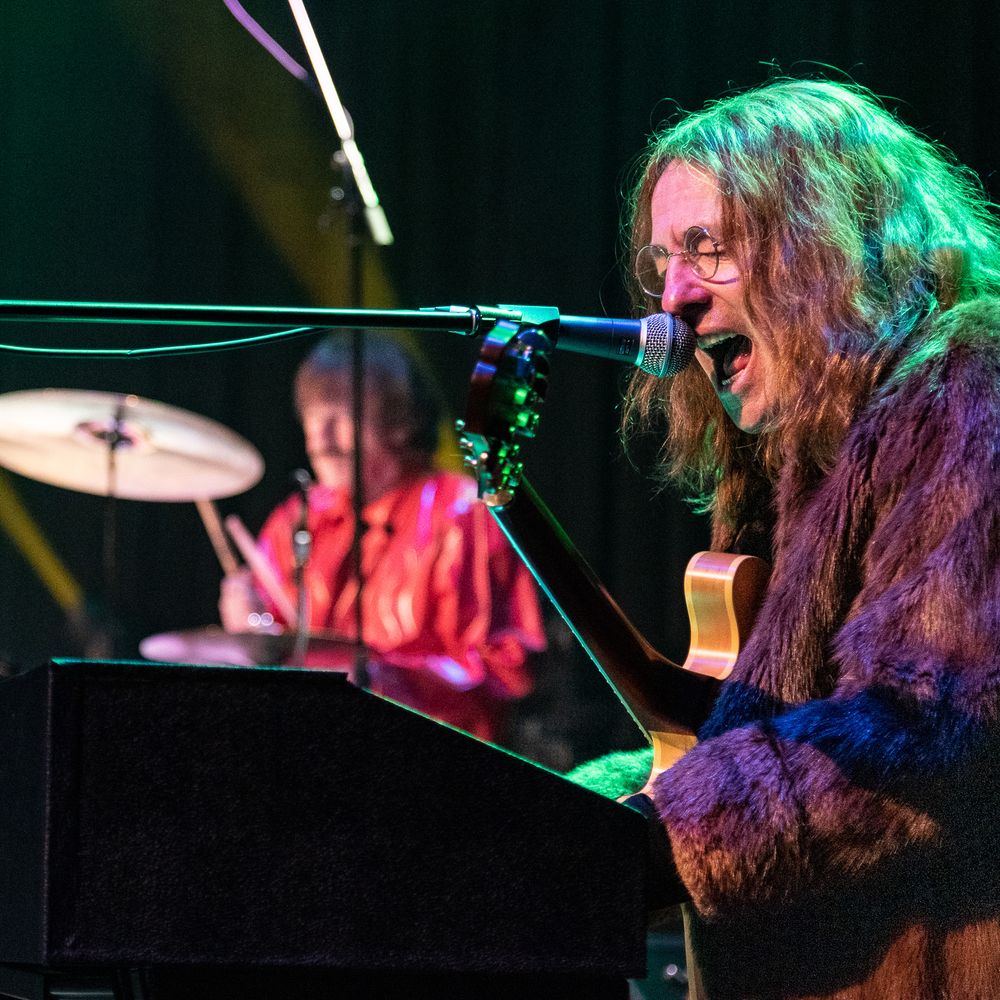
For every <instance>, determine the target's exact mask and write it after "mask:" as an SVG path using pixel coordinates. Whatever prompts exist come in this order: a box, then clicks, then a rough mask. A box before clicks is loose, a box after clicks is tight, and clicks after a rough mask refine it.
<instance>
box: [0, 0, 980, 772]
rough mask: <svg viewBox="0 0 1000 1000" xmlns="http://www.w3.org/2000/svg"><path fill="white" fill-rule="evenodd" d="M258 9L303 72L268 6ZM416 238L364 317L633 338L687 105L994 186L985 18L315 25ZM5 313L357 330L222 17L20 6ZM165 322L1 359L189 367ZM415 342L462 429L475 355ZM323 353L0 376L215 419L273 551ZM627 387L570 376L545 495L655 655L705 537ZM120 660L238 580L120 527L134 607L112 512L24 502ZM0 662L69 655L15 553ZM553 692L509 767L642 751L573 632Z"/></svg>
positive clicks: (617, 375)
mask: <svg viewBox="0 0 1000 1000" xmlns="http://www.w3.org/2000/svg"><path fill="white" fill-rule="evenodd" d="M245 5H246V6H247V8H248V10H249V11H250V12H251V13H252V14H253V15H254V16H255V17H256V18H257V19H258V20H259V21H260V22H261V24H262V25H263V26H264V27H266V28H267V30H268V31H270V32H271V33H272V34H273V35H274V36H275V38H277V39H278V40H279V41H280V42H281V43H282V44H283V45H284V46H285V47H286V48H287V49H288V50H289V52H291V53H292V54H293V55H294V56H295V57H296V58H297V59H299V60H300V61H302V62H305V54H304V52H303V50H302V47H301V45H300V43H299V42H298V39H297V33H296V31H295V29H294V24H293V21H292V17H291V14H290V11H289V9H288V7H287V5H286V4H284V3H282V2H280V0H256V2H250V0H246V4H245ZM311 6H312V8H313V9H311V11H310V13H311V14H312V17H313V21H314V24H315V26H316V30H317V33H318V35H319V37H320V39H321V41H322V43H323V46H324V50H325V53H326V57H327V60H328V62H329V65H330V68H331V71H332V74H333V77H334V79H335V81H336V82H337V85H338V87H339V89H340V92H341V96H342V98H343V100H344V102H345V104H346V105H347V107H348V109H349V111H350V112H351V114H352V116H353V118H354V121H355V125H356V133H357V139H358V142H359V144H360V147H361V149H362V152H363V153H364V155H365V157H366V160H367V163H368V166H369V170H370V173H371V176H372V178H373V181H374V183H375V185H376V187H377V189H378V190H379V192H380V194H381V197H382V200H383V203H384V205H385V209H386V212H387V215H388V218H389V221H390V224H391V226H392V228H393V230H394V232H395V236H396V243H395V245H394V246H392V247H391V248H388V249H387V250H385V251H382V252H379V253H376V252H369V253H368V254H367V259H366V269H365V285H366V289H367V304H368V305H370V306H392V305H398V306H403V307H408V308H409V307H417V306H423V305H437V304H443V303H450V302H456V303H472V302H482V303H493V302H512V303H538V304H547V305H556V306H558V307H559V308H560V309H561V310H563V311H564V312H568V313H578V314H596V315H600V314H603V313H608V314H612V315H613V314H616V313H619V314H620V313H622V311H623V310H624V309H625V302H624V298H623V295H622V292H621V280H620V261H619V242H618V226H619V220H620V211H621V203H622V199H621V192H622V190H623V189H624V188H625V187H626V186H627V183H628V177H629V165H630V163H631V162H632V161H633V159H634V157H635V156H636V154H637V153H638V152H639V151H640V150H641V148H642V147H643V144H644V142H645V139H646V137H647V135H648V134H649V133H650V131H651V130H652V129H653V128H655V127H656V126H657V125H658V124H659V123H662V122H664V121H666V120H667V119H669V117H670V116H671V115H672V114H674V113H675V111H676V110H677V109H678V108H695V107H698V106H700V105H701V104H703V103H704V102H705V101H706V100H708V99H711V98H712V97H716V96H719V95H721V94H723V93H725V92H726V91H727V90H729V89H730V88H734V87H735V88H739V87H743V86H747V85H752V84H755V83H759V82H761V81H763V80H765V79H767V78H768V77H770V76H773V75H776V74H779V73H788V74H792V75H802V74H809V73H825V74H827V75H829V76H831V77H833V78H835V79H843V78H849V79H853V80H855V81H856V82H858V83H861V84H863V85H865V86H868V87H870V88H871V89H873V90H874V91H876V92H877V93H879V94H882V95H884V96H885V97H886V98H887V101H888V103H889V105H890V106H891V107H893V108H895V109H896V110H897V111H898V113H899V114H900V115H901V116H902V118H903V119H904V120H906V121H907V122H909V123H910V124H912V125H914V126H916V127H917V128H918V129H920V130H922V131H923V132H925V133H926V134H928V135H929V136H931V137H933V138H934V139H937V140H940V141H941V142H943V143H944V144H946V145H948V146H950V147H951V148H952V149H954V150H955V152H956V153H957V155H958V156H959V158H960V159H962V160H965V161H966V162H968V163H969V164H970V165H971V166H972V167H974V168H975V169H976V170H977V171H978V172H979V173H980V175H981V176H982V177H983V179H984V181H985V182H986V183H987V185H989V184H991V183H992V180H993V176H992V171H993V169H994V166H995V164H997V163H998V162H1000V149H998V144H1000V139H998V137H997V130H996V128H995V124H994V119H995V117H996V114H997V107H998V103H997V98H996V95H995V89H994V88H993V87H992V86H991V84H992V80H991V76H992V72H993V65H994V53H995V52H996V50H997V44H996V43H997V41H998V15H997V14H996V12H995V11H994V10H993V8H992V7H991V6H990V5H975V6H974V5H972V4H971V3H966V2H956V3H953V4H951V5H950V7H949V9H948V11H947V14H944V13H942V8H941V7H940V5H937V4H934V5H932V4H930V3H923V4H878V3H875V2H864V0H858V2H846V0H839V2H834V3H830V4H821V5H819V4H811V3H799V4H789V3H787V2H783V3H777V2H772V0H765V2H759V3H757V4H754V5H746V4H737V3H733V2H730V0H719V2H716V3H713V4H690V3H678V2H673V3H663V2H662V0H661V2H658V3H652V2H646V0H639V2H634V3H618V2H614V0H604V2H592V3H579V2H577V3H572V4H569V3H552V4H541V3H537V2H535V3H524V2H510V0H491V2H485V3H478V4H468V3H457V2H454V0H451V2H440V0H439V2H435V3H433V4H432V3H424V2H414V0H405V2H404V0H378V2H375V3H370V4H363V5H362V4H347V3H335V2H333V0H326V2H324V3H314V4H312V5H311ZM0 113H2V117H0V124H2V140H0V261H2V264H0V276H2V279H0V296H2V297H3V298H9V299H16V298H32V297H34V298H44V299H77V298H79V299H93V300H111V301H174V302H210V303H248V304H249V303H262V304H285V305H297V304H302V305H305V304H322V305H329V306H340V305H346V304H348V302H347V298H346V296H347V288H348V278H347V272H348V252H347V249H346V244H345V240H344V231H345V227H344V224H343V220H341V219H339V218H338V217H337V215H336V208H335V207H334V208H331V207H330V204H329V199H328V196H327V191H328V189H329V188H330V187H331V186H332V185H333V183H334V182H335V177H334V175H333V174H332V173H331V172H330V170H329V167H328V158H329V155H330V153H331V152H332V151H333V149H334V148H335V142H334V133H333V130H332V126H331V125H330V123H329V121H328V120H327V118H326V117H325V113H324V111H323V109H322V106H321V105H320V103H319V99H318V97H317V96H315V95H314V94H313V93H311V92H310V91H309V90H308V89H307V88H305V87H302V86H300V85H299V84H298V83H297V82H296V81H295V80H293V79H292V78H291V77H290V76H289V75H288V74H286V73H285V71H284V70H283V69H282V68H281V67H280V66H279V65H278V64H277V63H276V62H275V61H274V60H273V59H271V58H270V57H269V56H268V55H267V54H266V53H264V52H262V51H261V49H260V48H259V46H258V45H257V44H256V43H255V42H254V41H253V40H252V39H251V38H250V37H249V36H248V35H247V33H246V32H245V31H244V30H243V29H242V28H241V27H240V26H239V25H238V24H237V23H236V22H235V21H234V20H233V18H232V17H231V16H230V15H229V13H228V12H227V11H226V9H225V7H224V5H223V3H222V0H218V2H217V3H216V2H215V0H212V2H211V3H210V2H209V0H199V3H197V4H190V3H184V2H182V0H160V2H154V0H96V2H93V3H86V4H85V3H83V2H82V0H57V2H56V3H54V4H49V5H21V4H7V5H5V6H4V8H3V10H2V11H0ZM198 336H204V332H197V331H195V332H192V331H191V330H187V331H170V330H165V329H160V328H149V327H146V328H113V327H92V326H87V327H82V326H78V327H57V326H50V325H32V326H20V327H18V326H13V325H10V324H6V325H4V326H3V327H0V341H3V342H12V341H19V342H24V343H27V342H32V343H38V344H50V345H77V344H98V343H108V344H138V343H143V344H148V343H156V342H174V343H179V342H183V341H184V339H185V338H187V339H196V338H197V337H198ZM423 338H424V339H423V340H422V341H421V347H422V349H423V350H424V352H425V354H426V355H427V358H428V360H429V362H430V364H431V365H432V367H433V368H434V370H435V372H436V373H437V375H438V376H439V379H440V381H441V383H442V387H443V389H444V392H445V395H446V397H447V398H448V400H449V401H450V402H451V404H452V406H453V410H454V414H455V415H459V414H460V413H461V409H462V405H463V399H464V392H465V386H466V383H467V379H468V375H469V373H470V371H471V367H472V363H473V359H474V351H475V346H474V345H473V344H471V343H469V342H466V341H463V340H461V339H459V338H451V337H449V335H446V334H425V335H423ZM308 346H309V342H308V341H294V342H291V343H288V344H286V345H283V346H280V347H269V348H261V349H257V350H252V351H240V352H236V353H232V354H226V355H222V354H213V355H207V356H202V357H199V358H187V359H173V360H161V361H156V362H148V361H147V362H135V361H132V362H84V361H66V360H58V361H54V360H38V359H25V358H24V357H22V356H16V355H11V354H0V391H2V392H9V391H14V390H18V389H30V388H39V387H44V386H55V387H60V388H87V389H100V390H120V391H128V392H134V393H137V394H139V395H143V396H148V397H150V398H153V399H158V400H161V401H163V402H167V403H170V404H173V405H176V406H179V407H182V408H185V409H189V410H192V411H194V412H196V413H199V414H203V415H205V416H209V417H213V418H215V419H217V420H221V421H222V422H223V423H224V424H226V425H228V426H230V427H232V428H233V429H234V430H236V431H238V432H239V433H241V434H243V435H245V436H246V437H248V438H249V439H250V440H251V441H253V443H254V444H255V445H256V446H257V447H258V448H259V449H260V450H261V452H262V453H263V455H264V457H265V459H266V462H267V473H266V475H265V478H264V479H263V481H262V482H261V483H260V484H259V485H258V486H256V487H255V488H254V489H252V490H251V491H249V492H248V493H246V494H244V495H243V496H240V497H235V498H232V499H230V500H226V501H223V502H222V503H221V505H220V506H221V507H222V509H223V512H224V513H225V512H229V511H235V512H238V513H240V514H241V515H242V517H243V518H244V520H245V521H246V522H247V523H248V525H249V526H250V527H251V528H257V527H259V525H260V523H261V521H262V519H263V517H264V516H265V514H266V512H267V511H268V510H269V509H270V507H271V506H273V505H274V503H276V502H277V501H278V500H279V499H280V498H281V496H282V495H283V494H284V493H285V492H287V490H288V489H289V482H288V474H289V472H290V470H291V469H293V468H295V467H296V466H298V465H300V464H301V463H302V462H303V460H304V456H303V452H302V446H301V442H300V440H299V435H298V432H297V428H296V426H295V422H294V418H293V415H292V411H291V406H290V402H289V398H288V397H289V380H290V376H291V373H292V371H293V370H294V367H295V365H296V363H297V361H298V359H299V358H300V357H301V355H302V353H303V351H305V350H306V349H307V348H308ZM622 379H623V373H622V372H620V371H619V370H617V369H616V368H615V367H614V366H611V365H609V364H607V363H603V362H599V361H594V360H591V359H587V358H581V357H576V356H566V355H561V356H558V357H557V362H556V365H555V370H554V375H553V379H552V386H551V391H550V394H549V397H548V400H547V402H546V405H545V412H544V414H543V418H542V423H541V427H540V432H539V435H538V438H537V440H536V441H534V442H533V443H532V444H531V445H530V446H529V448H528V449H527V466H528V471H529V474H530V476H531V478H532V480H533V481H534V483H535V485H536V487H537V488H538V489H539V491H540V492H541V493H542V495H543V496H544V497H545V498H546V499H547V501H548V502H549V504H550V506H551V507H552V508H553V510H554V511H555V513H556V514H557V515H558V516H559V518H560V519H561V520H562V521H563V523H564V525H565V527H566V528H567V530H568V531H569V534H570V535H571V536H572V537H573V538H574V539H575V540H576V541H577V543H578V545H579V546H580V548H581V549H582V550H583V551H584V553H585V554H586V555H587V556H588V558H589V559H590V560H591V561H592V562H593V564H594V565H595V568H596V569H597V570H598V572H599V574H600V575H601V576H602V577H603V578H604V579H605V581H606V582H607V584H608V586H609V588H610V589H611V590H612V592H613V593H614V594H615V595H616V596H617V597H618V599H619V601H620V603H621V604H622V605H623V606H624V607H625V608H626V610H628V611H629V613H630V614H632V615H633V616H634V618H635V620H636V622H637V623H638V624H639V625H640V627H641V628H642V629H643V630H644V631H645V632H646V633H647V635H648V636H649V637H650V639H651V640H652V641H653V642H654V643H655V644H656V645H657V646H658V647H659V648H661V649H662V650H663V651H664V652H665V653H667V654H668V655H670V656H672V657H674V658H682V657H683V655H684V649H685V645H686V640H687V625H686V621H685V617H684V611H683V598H682V590H681V575H682V573H683V568H684V565H685V563H686V561H687V558H688V557H689V556H690V555H691V553H692V552H694V551H696V550H697V549H698V548H700V547H703V546H704V545H705V544H706V541H707V533H706V530H705V526H704V524H703V523H702V522H701V520H700V519H698V518H695V517H694V516H693V515H692V514H690V512H689V511H688V510H687V509H686V508H685V506H684V505H683V504H682V503H681V502H680V501H679V500H678V498H676V497H674V496H671V495H668V494H658V493H657V492H656V491H655V488H654V486H653V484H652V482H651V480H650V478H649V475H648V473H649V463H650V461H651V458H652V455H653V453H654V452H655V447H654V446H653V445H652V444H651V443H650V442H643V443H641V444H640V446H639V447H637V449H636V456H635V462H634V463H631V462H630V461H628V460H627V459H625V458H624V457H623V455H622V451H621V447H620V444H619V442H618V439H617V422H618V404H619V401H620V398H621V384H622ZM11 480H12V482H13V485H14V487H15V488H16V490H17V492H18V493H19V495H20V496H21V498H22V499H23V500H24V502H25V504H26V505H27V507H28V509H29V510H30V512H31V514H32V515H33V517H34V518H35V520H36V521H37V523H38V525H39V526H40V528H41V529H42V531H43V533H44V534H45V536H46V537H47V539H48V541H49V542H50V543H51V545H52V546H53V547H54V549H55V550H56V551H57V552H58V554H59V555H60V556H61V557H62V559H63V560H64V562H65V563H66V565H67V566H68V567H69V568H70V570H71V572H72V573H73V575H74V576H75V577H76V578H77V579H78V580H79V582H80V583H81V584H82V586H83V588H84V589H85V591H86V592H87V594H88V595H89V599H90V601H91V602H92V604H93V607H94V611H95V614H96V615H97V616H98V617H100V616H101V615H102V614H106V613H107V612H108V609H109V607H114V609H115V610H116V612H117V614H118V616H119V618H120V619H121V628H122V640H121V641H122V648H121V653H122V655H126V656H128V655H134V654H135V647H136V643H137V642H138V639H139V638H141V637H142V636H143V635H147V634H150V633H153V632H157V631H163V630H170V629H180V628H186V627H192V626H197V625H201V624H206V623H208V622H210V621H213V620H215V598H216V592H217V586H218V580H219V576H220V571H219V569H218V567H217V565H216V563H215V560H214V556H213V554H212V551H211V549H210V547H209V545H208V542H207V539H206V537H205V534H204V532H203V530H202V528H201V526H200V523H199V521H198V518H197V516H196V514H195V512H194V508H193V507H192V506H191V505H188V504H153V503H145V502H139V501H131V502H123V503H122V504H121V505H120V510H119V538H118V545H117V565H118V593H117V594H113V593H110V594H109V593H108V592H107V580H106V577H105V574H104V572H103V569H102V562H101V544H102V531H103V528H102V523H103V504H102V501H101V500H100V499H99V498H96V497H91V496H87V495H83V494H77V493H72V492H69V491H65V490H61V489H58V488H56V487H53V486H48V485H45V484H42V483H37V482H33V481H31V480H28V479H24V478H21V477H11ZM0 565H2V567H3V571H2V573H0V655H2V656H4V657H5V658H7V659H8V660H11V661H14V662H16V663H18V664H22V665H27V664H30V663H33V662H39V661H41V660H43V659H45V658H47V657H49V656H52V655H60V654H73V653H77V652H79V649H78V648H77V646H76V645H75V643H76V640H75V639H74V637H73V636H72V635H71V634H70V633H69V632H68V631H67V629H66V627H65V624H64V622H63V619H62V614H61V612H60V610H59V607H58V605H57V604H56V602H55V601H54V600H53V598H52V596H51V595H50V594H49V593H48V591H47V589H46V588H45V587H44V586H43V585H42V584H41V583H40V582H39V580H38V579H37V578H36V576H35V574H34V573H33V572H32V571H31V569H30V568H29V567H28V564H27V563H26V561H25V559H24V557H23V556H22V554H21V552H20V550H19V549H18V547H17V546H16V545H15V544H14V543H13V542H12V541H11V540H10V539H9V538H8V537H7V535H6V534H3V535H2V536H0ZM552 639H553V649H552V651H551V652H550V653H549V654H548V655H547V656H546V657H545V658H544V659H543V660H542V661H541V662H540V664H539V670H540V673H541V684H540V691H539V694H538V695H537V696H536V698H535V699H534V700H533V701H532V702H531V703H529V704H528V705H527V706H525V707H524V708H523V709H522V712H521V717H520V721H519V725H520V728H519V730H518V734H517V735H516V737H515V738H514V742H515V743H516V744H517V745H518V746H519V747H521V748H522V749H524V751H525V752H526V753H531V754H535V755H536V756H539V757H543V758H545V759H546V760H547V761H548V762H552V763H556V764H560V765H561V764H563V763H569V762H570V761H571V760H576V759H579V758H581V757H583V756H586V755H588V754H591V753H596V752H599V751H601V750H604V749H610V748H612V747H617V746H629V745H636V744H637V742H638V737H637V735H636V733H635V731H634V730H633V728H632V726H631V723H630V722H629V720H628V718H627V717H626V716H625V713H624V712H623V711H622V710H621V709H620V707H619V706H618V705H617V703H616V702H615V700H614V698H613V696H612V695H611V694H610V693H609V691H608V690H607V689H606V687H605V686H604V685H603V682H602V681H601V680H600V678H599V677H598V676H597V674H596V672H595V671H594V670H593V668H592V667H591V666H590V664H589V663H587V662H586V660H585V659H584V658H583V657H582V656H581V655H580V654H579V652H578V651H577V650H576V649H575V647H574V645H573V642H572V640H571V638H570V637H569V636H568V633H566V632H565V630H564V629H562V628H561V627H560V625H559V624H558V623H557V622H553V623H552Z"/></svg>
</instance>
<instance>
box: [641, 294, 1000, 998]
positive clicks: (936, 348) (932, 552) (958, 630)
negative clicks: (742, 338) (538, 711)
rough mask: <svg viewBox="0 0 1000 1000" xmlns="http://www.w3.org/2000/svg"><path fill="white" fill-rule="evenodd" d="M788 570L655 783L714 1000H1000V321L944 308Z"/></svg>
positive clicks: (829, 487)
mask: <svg viewBox="0 0 1000 1000" xmlns="http://www.w3.org/2000/svg"><path fill="white" fill-rule="evenodd" d="M775 496H776V525H775V529H774V535H773V541H774V565H773V573H772V577H771V581H770V584H769V587H768V592H767V595H766V597H765V600H764V604H763V606H762V609H761V612H760V614H759V617H758V619H757V623H756V625H755V627H754V630H753V632H752V634H751V636H750V638H749V640H748V641H747V644H746V646H745V647H744V649H743V650H742V652H741V654H740V657H739V660H738V662H737V664H736V667H735V670H734V672H733V674H732V676H731V678H730V679H729V680H728V681H727V682H726V683H725V685H724V686H723V688H722V691H721V692H720V696H719V698H718V700H717V702H716V705H715V708H714V710H713V713H712V715H711V717H710V718H709V720H708V721H707V723H706V724H705V726H704V728H703V730H702V732H701V733H700V734H699V738H700V742H699V744H698V745H697V746H696V747H695V748H694V749H693V750H692V751H690V752H689V753H688V754H687V755H686V756H685V757H683V758H682V759H681V760H680V762H679V763H677V764H676V765H675V766H674V767H673V768H671V769H670V770H668V771H666V772H664V773H663V774H662V775H661V776H660V777H659V779H658V780H657V783H656V785H655V789H654V801H655V804H656V808H657V811H658V813H659V815H660V817H661V819H662V821H663V823H664V824H665V827H666V829H667V832H668V834H669V837H670V842H671V845H672V848H673V852H674V857H675V861H676V865H677V869H678V871H679V873H680V875H681V877H682V879H683V881H684V883H685V886H686V887H687V889H688V891H689V893H690V896H691V904H690V906H689V907H688V909H689V910H690V913H689V914H688V916H689V926H688V930H689V936H690V944H691V947H692V949H693V952H694V954H695V956H696V958H697V963H698V966H699V968H700V970H701V974H702V976H703V984H704V992H705V995H706V996H707V997H708V1000H730V998H762V1000H763V998H781V1000H786V998H791V997H796V998H803V997H810V998H811V997H823V998H836V1000H932V998H934V1000H945V998H948V1000H994V998H998V997H1000V857H998V849H1000V729H998V725H1000V724H998V707H1000V304H998V303H996V302H994V301H992V300H983V301H979V302H974V303H970V304H966V305H963V306H960V307H957V308H954V309H952V310H950V311H949V312H946V313H944V314H943V315H942V316H941V317H940V318H939V319H938V320H937V321H936V323H935V324H934V325H932V326H931V327H930V329H929V330H928V331H926V332H925V333H923V334H922V335H921V336H920V337H919V338H918V342H916V343H911V344H910V345H909V346H908V350H907V354H906V356H905V359H904V360H903V361H901V362H899V363H898V364H897V366H896V368H895V369H894V370H893V371H892V372H890V373H889V375H888V376H887V377H886V379H885V380H884V381H883V383H882V385H881V386H880V388H879V389H878V390H877V391H876V393H875V395H874V397H873V398H872V400H871V401H870V403H869V404H868V405H867V406H866V408H865V409H864V410H863V412H861V413H860V414H859V416H858V417H857V418H856V420H855V421H854V423H853V425H852V427H851V430H850V432H849V434H848V436H847V438H846V440H845V442H844V446H843V448H842V450H841V453H840V455H839V458H838V460H837V462H836V464H835V466H834V467H833V469H832V470H831V471H830V472H829V473H828V474H826V475H825V476H823V477H822V478H820V479H818V480H816V481H814V482H812V483H810V484H805V485H804V484H802V483H800V482H797V481H796V480H795V477H794V470H789V469H786V470H785V472H783V474H782V478H781V481H780V482H779V483H778V487H777V491H776V494H775Z"/></svg>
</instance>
